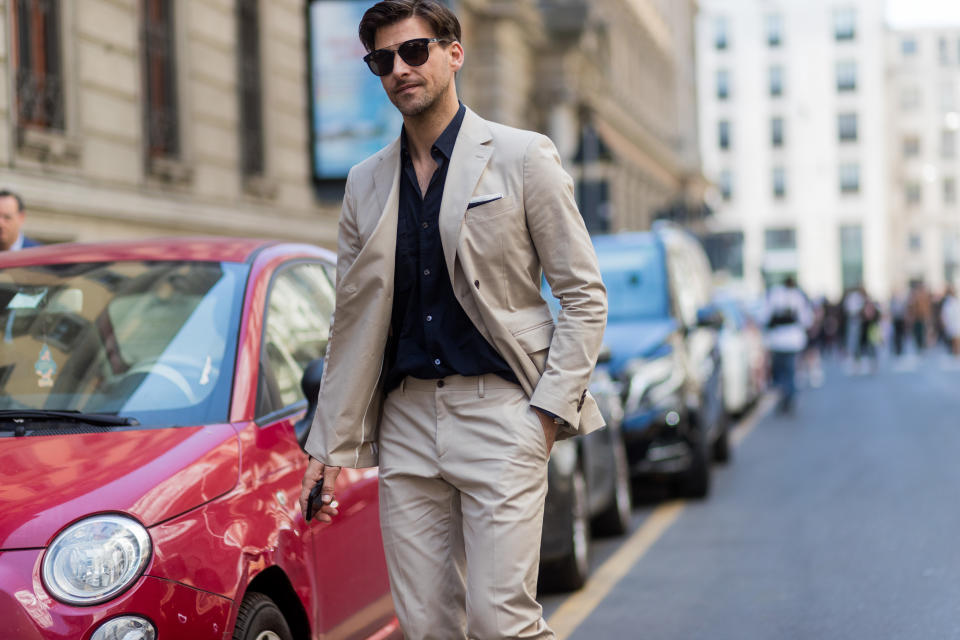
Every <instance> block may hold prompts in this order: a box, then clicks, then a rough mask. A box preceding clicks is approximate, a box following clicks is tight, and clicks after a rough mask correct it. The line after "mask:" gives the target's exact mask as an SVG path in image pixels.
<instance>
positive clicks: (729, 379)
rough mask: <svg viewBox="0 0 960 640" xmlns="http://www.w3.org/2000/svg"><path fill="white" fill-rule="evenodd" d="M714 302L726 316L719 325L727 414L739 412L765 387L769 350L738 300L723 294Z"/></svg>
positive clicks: (724, 402)
mask: <svg viewBox="0 0 960 640" xmlns="http://www.w3.org/2000/svg"><path fill="white" fill-rule="evenodd" d="M714 306H715V307H716V309H717V310H718V311H719V312H720V314H721V315H722V316H723V326H722V327H721V329H720V361H721V362H722V370H723V406H724V410H725V411H726V412H727V414H729V415H731V416H740V415H742V414H743V413H744V412H745V411H746V410H747V409H748V408H750V406H751V405H753V403H754V402H756V401H757V399H758V398H759V397H760V396H761V394H763V392H764V390H765V389H766V380H767V352H766V347H765V346H764V343H763V332H762V331H761V330H760V328H759V326H758V325H757V323H756V322H755V321H754V320H753V319H752V318H751V317H750V316H749V315H748V314H747V312H746V310H745V309H744V308H743V306H742V305H741V304H740V303H739V302H738V301H736V300H733V299H729V298H721V299H717V300H716V301H715V302H714Z"/></svg>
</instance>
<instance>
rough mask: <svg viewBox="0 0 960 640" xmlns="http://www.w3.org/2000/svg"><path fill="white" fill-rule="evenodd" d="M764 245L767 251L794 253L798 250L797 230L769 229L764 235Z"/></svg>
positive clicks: (788, 228) (787, 228)
mask: <svg viewBox="0 0 960 640" xmlns="http://www.w3.org/2000/svg"><path fill="white" fill-rule="evenodd" d="M763 244H764V246H765V247H766V250H767V251H794V250H795V249H796V248H797V230H796V229H793V228H790V227H786V228H783V229H767V230H766V231H765V232H764V234H763Z"/></svg>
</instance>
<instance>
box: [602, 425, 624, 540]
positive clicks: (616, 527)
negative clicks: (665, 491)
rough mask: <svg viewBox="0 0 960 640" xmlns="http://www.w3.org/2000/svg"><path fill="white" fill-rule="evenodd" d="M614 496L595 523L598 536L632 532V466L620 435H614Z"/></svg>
mask: <svg viewBox="0 0 960 640" xmlns="http://www.w3.org/2000/svg"><path fill="white" fill-rule="evenodd" d="M612 436H613V444H612V448H613V450H612V453H613V467H614V480H613V485H614V486H613V495H612V496H611V497H610V505H609V506H607V508H606V509H604V510H603V511H602V512H601V513H600V514H599V515H597V516H596V518H595V519H594V521H593V524H594V530H595V531H596V532H597V534H598V535H607V536H622V535H623V534H625V533H626V532H627V531H629V530H630V518H631V515H632V512H631V509H632V507H633V491H632V488H633V483H632V482H630V465H629V464H628V463H627V449H626V447H624V445H623V438H621V436H620V434H619V433H613V434H612Z"/></svg>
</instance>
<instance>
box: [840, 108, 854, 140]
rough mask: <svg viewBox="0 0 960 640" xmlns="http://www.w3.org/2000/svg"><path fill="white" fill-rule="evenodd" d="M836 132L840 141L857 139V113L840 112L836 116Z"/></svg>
mask: <svg viewBox="0 0 960 640" xmlns="http://www.w3.org/2000/svg"><path fill="white" fill-rule="evenodd" d="M837 133H838V136H839V138H840V142H856V141H857V114H855V113H841V114H840V115H838V116H837Z"/></svg>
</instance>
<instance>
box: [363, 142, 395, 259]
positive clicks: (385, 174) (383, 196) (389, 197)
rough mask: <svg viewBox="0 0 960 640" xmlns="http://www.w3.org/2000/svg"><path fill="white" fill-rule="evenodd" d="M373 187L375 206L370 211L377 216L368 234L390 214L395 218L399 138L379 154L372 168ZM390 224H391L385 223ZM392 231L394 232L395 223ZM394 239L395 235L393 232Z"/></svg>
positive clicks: (375, 229)
mask: <svg viewBox="0 0 960 640" xmlns="http://www.w3.org/2000/svg"><path fill="white" fill-rule="evenodd" d="M373 188H374V191H375V192H376V194H377V208H376V209H375V210H374V211H373V212H372V213H373V215H375V216H377V218H376V221H375V222H371V224H370V226H369V227H368V228H370V229H372V231H371V233H370V236H369V237H368V238H372V237H373V235H374V234H375V233H376V232H377V231H378V230H379V229H380V227H382V226H384V221H385V220H387V219H389V218H390V217H391V216H392V217H393V218H394V219H395V218H396V217H397V215H398V210H399V206H400V138H397V139H396V140H394V141H393V142H392V143H391V144H390V145H389V146H388V147H386V148H385V149H384V150H383V152H382V153H381V154H380V161H379V162H378V163H377V166H376V168H374V170H373ZM387 226H391V225H387ZM392 226H393V227H394V232H396V225H392ZM394 240H396V235H395V234H394Z"/></svg>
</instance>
